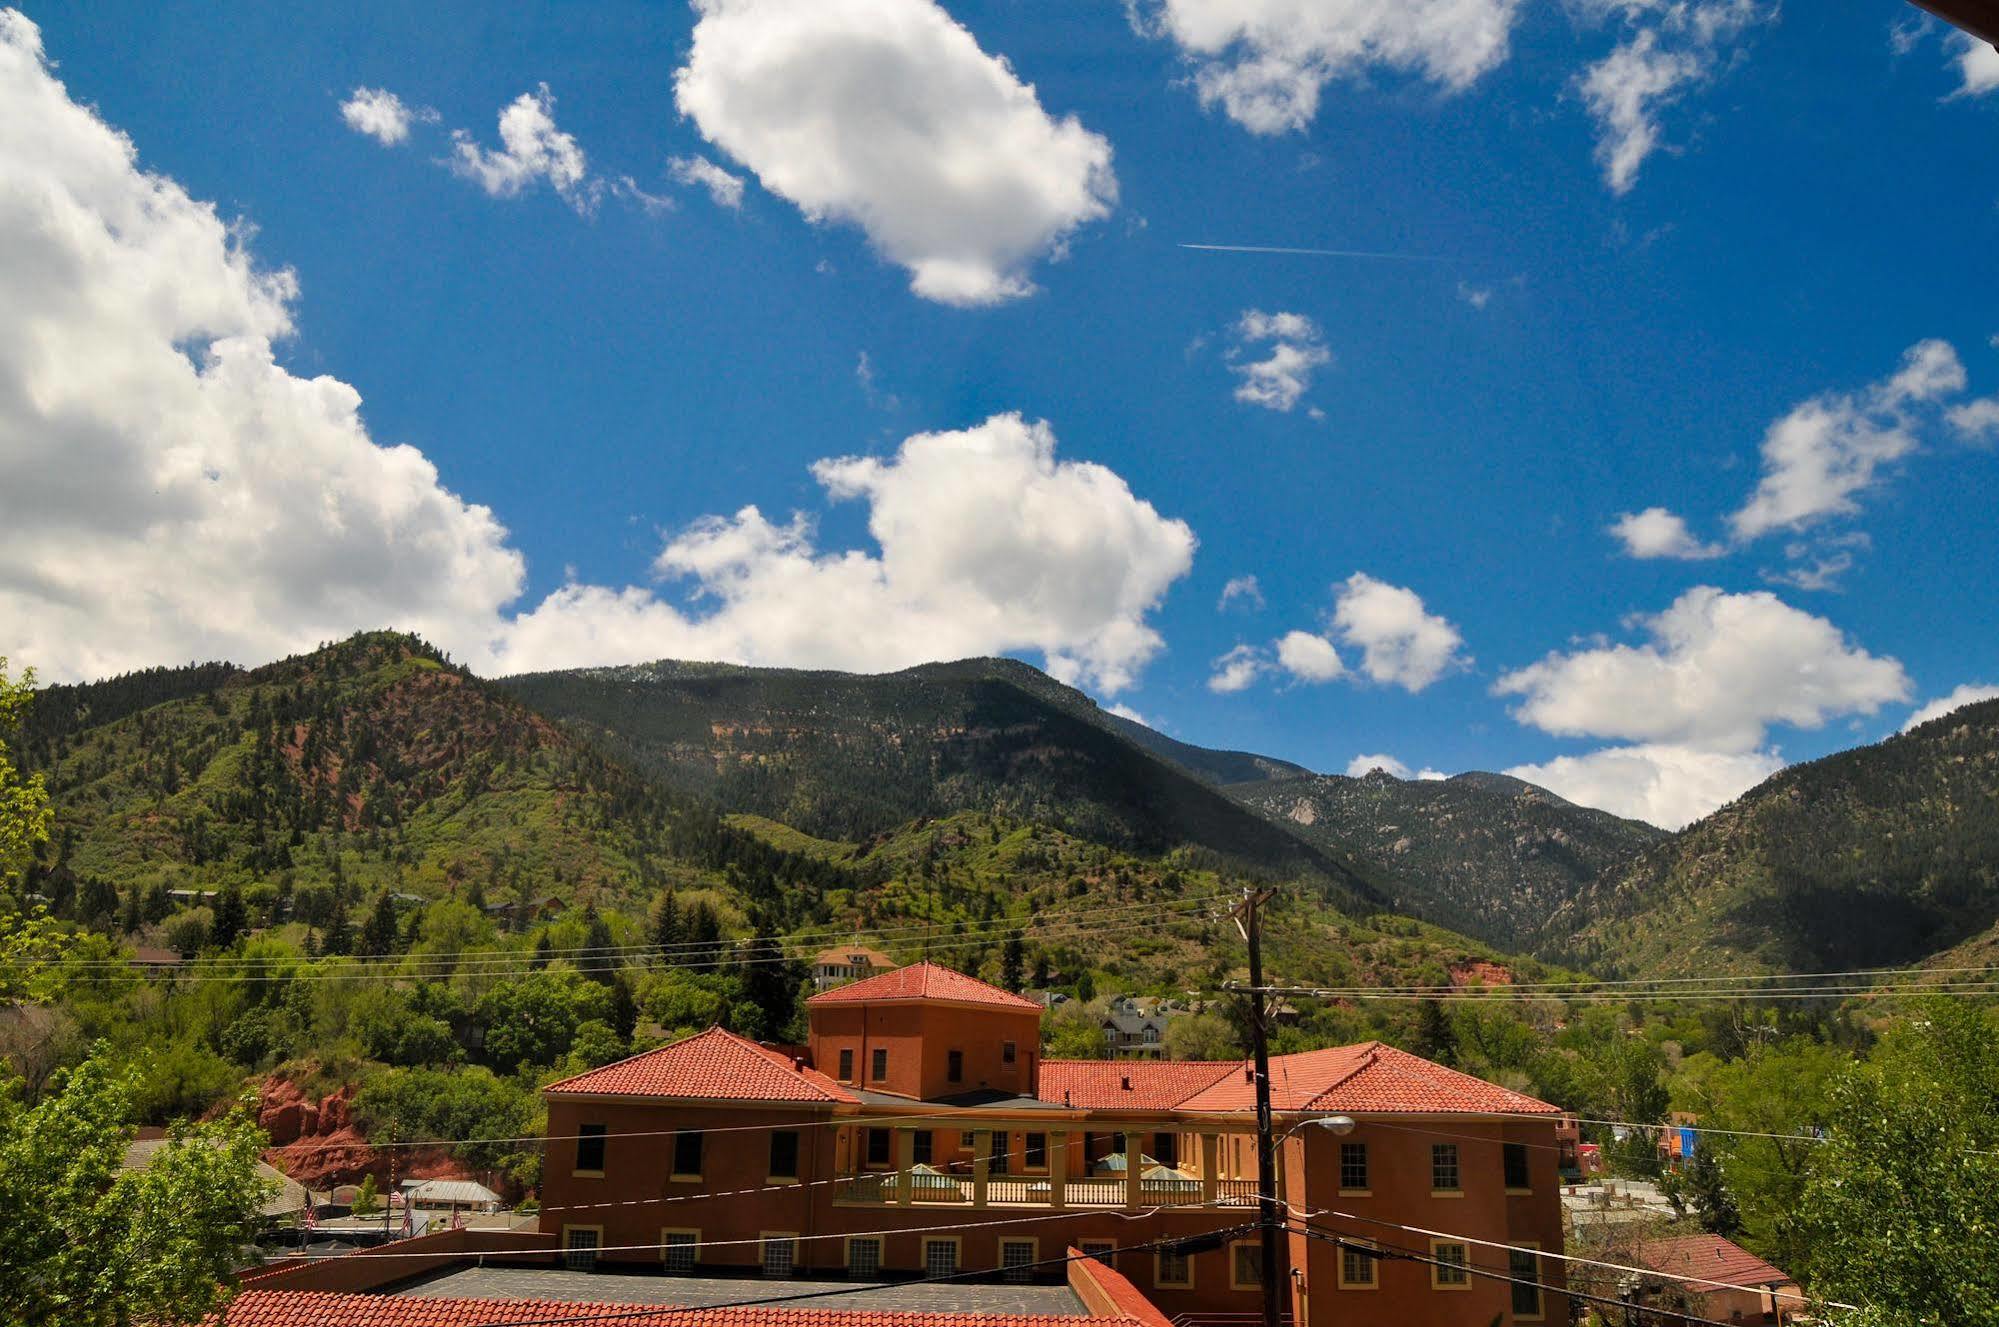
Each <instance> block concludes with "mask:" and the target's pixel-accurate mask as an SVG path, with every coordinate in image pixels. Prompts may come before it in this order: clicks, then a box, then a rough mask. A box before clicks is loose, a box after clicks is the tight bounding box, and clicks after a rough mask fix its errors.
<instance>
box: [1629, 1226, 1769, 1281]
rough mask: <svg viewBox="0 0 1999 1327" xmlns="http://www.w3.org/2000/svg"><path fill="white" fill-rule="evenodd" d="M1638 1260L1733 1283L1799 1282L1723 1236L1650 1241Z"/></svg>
mask: <svg viewBox="0 0 1999 1327" xmlns="http://www.w3.org/2000/svg"><path fill="white" fill-rule="evenodd" d="M1638 1261H1639V1262H1641V1263H1643V1264H1644V1265H1645V1266H1647V1267H1650V1268H1651V1269H1652V1270H1654V1271H1656V1272H1667V1273H1670V1274H1672V1275H1674V1276H1691V1277H1695V1278H1698V1279H1700V1280H1705V1281H1725V1282H1727V1283H1728V1284H1730V1285H1737V1286H1775V1285H1792V1286H1795V1285H1796V1284H1797V1283H1796V1282H1795V1281H1794V1280H1792V1278H1791V1276H1790V1274H1789V1273H1788V1272H1785V1271H1784V1270H1782V1269H1781V1268H1778V1267H1774V1266H1772V1265H1771V1264H1769V1263H1767V1262H1764V1261H1763V1260H1762V1259H1761V1258H1759V1257H1757V1256H1756V1255H1755V1254H1753V1253H1751V1252H1750V1251H1749V1250H1747V1249H1745V1248H1743V1247H1742V1246H1741V1245H1740V1244H1737V1243H1735V1242H1734V1241H1733V1240H1727V1239H1723V1238H1722V1237H1721V1236H1719V1235H1676V1236H1673V1237H1672V1238H1669V1239H1655V1240H1647V1241H1646V1242H1645V1243H1643V1244H1641V1245H1639V1246H1638Z"/></svg>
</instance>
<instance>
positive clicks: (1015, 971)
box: [1000, 935, 1027, 995]
mask: <svg viewBox="0 0 1999 1327" xmlns="http://www.w3.org/2000/svg"><path fill="white" fill-rule="evenodd" d="M1026 984H1027V946H1026V945H1024V944H1022V943H1021V940H1020V937H1019V936H1018V935H1010V936H1008V937H1007V938H1006V947H1005V948H1004V949H1002V950H1001V951H1000V985H1002V986H1004V987H1006V988H1007V989H1008V990H1009V991H1012V992H1013V993H1014V994H1015V995H1018V994H1020V988H1021V987H1022V986H1025V985H1026Z"/></svg>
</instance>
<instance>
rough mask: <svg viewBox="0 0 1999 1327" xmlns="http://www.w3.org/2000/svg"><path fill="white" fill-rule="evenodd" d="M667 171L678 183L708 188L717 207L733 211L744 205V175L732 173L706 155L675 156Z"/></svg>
mask: <svg viewBox="0 0 1999 1327" xmlns="http://www.w3.org/2000/svg"><path fill="white" fill-rule="evenodd" d="M667 172H668V173H669V174H670V175H672V176H673V179H674V182H675V183H676V184H684V185H687V186H689V187H690V188H693V187H699V188H702V189H706V190H707V191H708V196H709V197H710V198H712V199H714V200H715V205H716V206H717V207H726V208H728V209H729V210H730V211H732V212H733V211H737V210H739V209H740V208H741V207H742V205H743V177H742V176H740V175H731V174H730V173H729V172H728V171H725V170H723V169H722V168H721V167H720V166H717V165H716V164H715V163H714V162H712V161H710V160H708V158H706V157H700V156H694V157H675V158H674V159H673V160H672V161H670V162H668V163H667Z"/></svg>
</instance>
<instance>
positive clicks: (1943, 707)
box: [1902, 682, 1999, 733]
mask: <svg viewBox="0 0 1999 1327" xmlns="http://www.w3.org/2000/svg"><path fill="white" fill-rule="evenodd" d="M1981 700H1999V687H1988V686H1983V685H1981V684H1979V683H1976V682H1967V683H1965V684H1964V685H1963V686H1961V687H1959V688H1958V689H1957V690H1955V691H1953V692H1951V693H1950V694H1949V695H1948V696H1939V697H1938V698H1937V699H1935V700H1933V701H1931V702H1930V703H1929V704H1927V705H1925V706H1923V707H1922V708H1921V709H1919V710H1917V711H1916V712H1915V713H1914V714H1911V715H1910V716H1909V718H1908V722H1906V723H1904V724H1903V725H1902V731H1903V732H1905V733H1906V732H1908V731H1909V730H1910V729H1911V728H1920V727H1921V726H1922V725H1924V724H1926V723H1928V722H1929V721H1930V720H1931V719H1941V718H1942V717H1943V716H1944V715H1946V714H1949V713H1950V712H1952V711H1953V710H1961V709H1963V708H1964V707H1965V706H1966V705H1976V704H1977V703H1978V702H1979V701H1981Z"/></svg>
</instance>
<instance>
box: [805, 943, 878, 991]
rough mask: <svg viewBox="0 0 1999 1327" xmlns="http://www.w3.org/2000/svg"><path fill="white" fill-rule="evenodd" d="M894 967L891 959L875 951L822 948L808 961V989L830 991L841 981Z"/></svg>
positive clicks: (862, 947) (863, 948)
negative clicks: (809, 972) (810, 971)
mask: <svg viewBox="0 0 1999 1327" xmlns="http://www.w3.org/2000/svg"><path fill="white" fill-rule="evenodd" d="M894 966H895V960H894V959H892V958H890V957H889V956H888V955H887V954H884V953H882V951H881V950H879V949H869V948H867V947H866V946H865V945H857V944H856V945H847V946H844V947H840V948H834V949H822V950H820V951H819V954H818V956H817V957H815V958H814V959H813V960H812V987H813V989H814V990H819V991H824V990H830V989H831V988H833V987H835V986H838V985H841V984H842V983H844V982H850V981H859V980H860V979H861V978H863V977H872V976H874V974H875V973H877V972H886V971H888V970H889V969H890V968H892V967H894Z"/></svg>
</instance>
